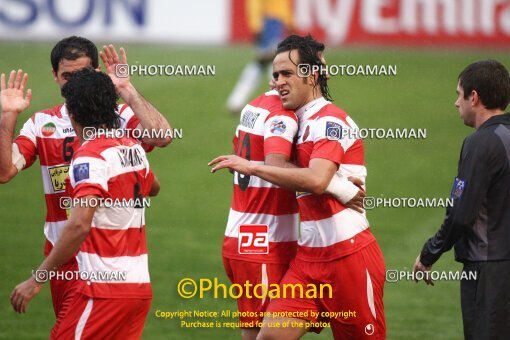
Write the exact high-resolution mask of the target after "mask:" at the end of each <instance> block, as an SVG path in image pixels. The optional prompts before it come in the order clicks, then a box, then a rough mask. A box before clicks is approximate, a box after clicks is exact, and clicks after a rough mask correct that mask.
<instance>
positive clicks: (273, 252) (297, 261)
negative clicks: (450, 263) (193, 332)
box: [210, 36, 386, 339]
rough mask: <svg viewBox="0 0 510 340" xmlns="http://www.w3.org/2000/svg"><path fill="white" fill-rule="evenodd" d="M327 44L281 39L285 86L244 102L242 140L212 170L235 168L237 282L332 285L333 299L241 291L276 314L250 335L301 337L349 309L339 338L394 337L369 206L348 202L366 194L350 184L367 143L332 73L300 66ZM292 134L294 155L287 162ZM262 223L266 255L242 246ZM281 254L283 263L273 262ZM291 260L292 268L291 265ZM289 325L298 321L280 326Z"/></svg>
mask: <svg viewBox="0 0 510 340" xmlns="http://www.w3.org/2000/svg"><path fill="white" fill-rule="evenodd" d="M323 50H324V45H323V44H321V43H319V42H317V41H315V40H313V39H312V38H311V37H300V36H290V37H288V38H286V39H285V40H284V41H282V42H281V43H280V44H279V45H278V48H277V52H276V57H275V59H274V62H273V78H274V82H275V87H276V90H277V92H272V93H267V94H265V95H264V96H262V97H259V98H257V99H255V101H253V102H252V103H250V105H248V106H247V107H245V109H244V110H243V113H242V116H241V124H240V125H239V127H238V130H237V133H236V138H235V143H236V144H237V147H236V149H235V151H236V154H237V155H229V156H220V157H218V158H216V159H214V160H213V161H211V162H210V165H215V167H214V168H213V169H212V172H215V171H217V170H219V169H223V168H229V169H231V170H234V171H235V172H234V176H235V179H234V197H233V200H232V208H231V212H230V215H229V223H228V226H227V232H226V235H225V236H226V237H225V242H224V246H223V256H224V262H225V267H226V270H227V274H228V275H229V277H230V279H231V280H232V281H233V282H235V283H240V282H239V281H242V280H250V283H252V284H257V283H265V284H267V283H269V284H271V283H273V282H275V281H276V282H279V283H280V285H281V286H285V285H294V287H295V289H297V288H298V287H299V286H301V287H307V285H309V284H315V285H319V284H323V283H330V284H331V285H332V287H333V294H332V297H322V298H321V297H317V298H314V299H309V298H304V297H300V296H299V292H297V291H296V292H295V293H296V294H295V297H289V295H292V294H287V297H286V298H275V299H273V300H271V301H270V302H269V301H265V300H262V301H259V300H256V299H251V301H247V300H248V299H246V298H243V297H241V299H239V300H238V305H239V309H240V311H242V310H254V311H261V310H262V311H264V310H265V311H267V312H268V313H267V314H266V317H264V322H263V327H262V329H261V330H260V332H259V330H258V329H252V330H250V331H248V330H243V338H255V337H257V339H298V338H300V337H301V336H303V335H304V334H305V333H306V332H307V331H315V332H320V330H321V329H313V328H310V327H309V325H310V324H317V323H318V322H320V321H323V319H324V316H328V315H339V314H338V312H341V311H354V312H355V316H352V317H348V318H344V317H343V315H342V316H338V317H334V318H329V319H327V321H329V323H330V324H331V328H332V330H333V335H334V337H335V339H363V338H374V339H384V338H385V336H386V326H385V318H384V307H383V286H384V280H385V267H384V260H383V256H382V253H381V250H380V248H379V246H378V244H377V241H376V240H375V238H374V236H373V234H372V233H371V231H370V229H369V225H368V221H367V219H366V217H365V214H364V212H360V211H359V209H357V208H356V207H355V206H352V207H351V205H350V204H348V203H346V202H349V200H350V199H352V198H353V197H355V198H359V197H362V195H363V194H362V192H363V190H359V191H360V192H358V189H357V188H356V189H355V190H352V188H350V187H349V186H347V185H346V184H345V180H346V178H348V177H356V178H358V179H360V180H362V181H363V182H364V179H365V177H366V168H365V165H364V162H365V161H364V149H363V141H362V140H360V139H356V138H354V137H353V136H355V135H356V134H355V133H345V132H346V131H347V132H349V131H353V130H357V129H358V128H357V126H356V124H355V123H354V121H353V120H352V119H351V118H350V117H349V116H348V115H347V114H346V113H345V112H344V111H342V110H341V109H339V108H338V107H336V106H334V105H333V104H331V102H330V97H329V90H328V86H327V75H326V74H324V73H321V72H311V73H310V74H309V75H302V74H300V73H299V72H298V65H300V64H305V65H308V67H309V68H310V69H315V68H312V67H313V66H320V65H323V64H324V60H323V58H322V51H323ZM277 94H278V97H277V96H276V95H277ZM278 101H280V103H278ZM268 102H271V106H270V105H267V104H266V103H268ZM272 112H275V113H272ZM296 133H297V138H296V139H294V137H295V134H296ZM292 142H294V148H295V149H294V150H295V151H296V157H295V159H294V163H290V162H289V160H290V159H291V154H292V150H293V148H292V146H293V145H292ZM268 156H272V157H271V158H273V159H270V157H268ZM276 156H278V157H276ZM268 160H269V161H268ZM287 190H288V191H287ZM289 191H290V192H297V193H298V195H297V196H298V197H297V203H298V210H299V214H300V233H299V240H298V241H297V248H296V250H295V252H296V255H295V257H294V258H293V259H291V257H292V255H293V254H294V249H293V246H294V245H295V244H296V243H295V240H297V234H298V231H297V224H296V211H295V205H294V200H293V199H292V198H290V195H291V194H290V193H289ZM347 193H348V194H347ZM277 195H281V197H278V196H277ZM284 195H286V196H285V197H284ZM346 196H347V198H346ZM263 228H266V232H267V235H268V240H269V246H268V247H267V253H268V254H267V255H265V257H263V256H262V254H247V253H244V254H243V252H242V251H243V249H244V245H245V243H246V242H245V241H244V239H243V237H244V235H245V233H252V234H254V235H256V233H257V232H262V231H264V230H263ZM236 236H237V238H236ZM235 245H238V248H237V249H236V248H235ZM284 248H286V249H285V251H283V252H281V253H279V252H278V250H279V249H284ZM247 250H250V249H249V248H248V249H247ZM225 258H227V259H226V260H225ZM275 258H276V259H279V267H275V266H274V264H273V263H275V262H276V260H275ZM289 260H291V261H290V264H289ZM243 261H244V262H243ZM250 262H251V264H250ZM232 264H233V265H232ZM286 265H288V266H289V268H288V270H287V271H286V272H285V273H283V271H284V268H285V266H286ZM272 268H273V269H272ZM268 269H269V270H268ZM271 269H272V270H271ZM276 269H279V271H278V272H277V271H276ZM236 273H237V274H236ZM252 280H256V281H255V282H253V281H252ZM249 304H251V307H250V306H249ZM265 306H267V307H265ZM312 312H313V313H312ZM271 313H274V314H273V315H271ZM276 315H278V316H276ZM289 315H300V316H297V317H296V318H294V317H288V316H289ZM241 321H243V319H242V318H241ZM284 323H285V324H287V325H292V326H291V327H286V328H283V327H280V328H278V327H274V325H275V324H280V325H281V324H284ZM271 326H273V327H271ZM257 333H258V336H257Z"/></svg>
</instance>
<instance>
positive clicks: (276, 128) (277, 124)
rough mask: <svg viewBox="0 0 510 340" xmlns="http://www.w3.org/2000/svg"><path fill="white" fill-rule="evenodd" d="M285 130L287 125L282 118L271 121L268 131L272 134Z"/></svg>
mask: <svg viewBox="0 0 510 340" xmlns="http://www.w3.org/2000/svg"><path fill="white" fill-rule="evenodd" d="M285 130H287V125H285V123H284V122H283V120H279V119H275V120H273V121H272V122H271V127H270V131H271V133H272V134H273V135H281V134H282V133H284V132H285Z"/></svg>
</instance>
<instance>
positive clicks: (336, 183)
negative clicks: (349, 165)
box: [264, 153, 366, 213]
mask: <svg viewBox="0 0 510 340" xmlns="http://www.w3.org/2000/svg"><path fill="white" fill-rule="evenodd" d="M264 164H265V165H270V166H277V167H280V168H291V169H295V168H298V166H297V165H296V164H294V163H292V162H290V161H289V159H288V157H287V156H286V155H283V154H277V153H272V154H268V155H267V156H266V157H265V160H264ZM363 185H364V183H363V181H362V180H361V179H359V178H355V177H349V178H348V179H347V178H340V177H339V176H338V175H336V174H335V175H334V176H333V177H332V178H331V181H330V182H329V184H328V186H327V188H326V193H327V194H331V195H333V196H334V197H335V198H336V199H337V200H338V201H340V202H341V203H342V204H344V205H345V206H346V207H347V208H350V209H353V210H355V211H357V212H359V213H363V212H364V211H365V210H364V208H363V200H364V198H365V196H366V194H365V191H364V190H363V189H361V187H362V186H363Z"/></svg>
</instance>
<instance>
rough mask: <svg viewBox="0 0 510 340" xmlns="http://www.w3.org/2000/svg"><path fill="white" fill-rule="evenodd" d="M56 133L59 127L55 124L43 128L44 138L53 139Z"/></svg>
mask: <svg viewBox="0 0 510 340" xmlns="http://www.w3.org/2000/svg"><path fill="white" fill-rule="evenodd" d="M55 131H57V127H56V126H55V124H53V123H48V124H45V125H44V126H43V127H42V128H41V133H42V135H43V136H44V137H51V135H53V134H54V133H55Z"/></svg>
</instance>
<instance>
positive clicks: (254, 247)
mask: <svg viewBox="0 0 510 340" xmlns="http://www.w3.org/2000/svg"><path fill="white" fill-rule="evenodd" d="M297 130H298V125H297V117H296V115H295V114H294V112H292V111H287V110H285V109H284V108H283V106H282V103H281V100H280V97H279V96H278V93H277V92H276V91H270V92H266V93H265V94H263V95H261V96H259V97H258V98H256V99H254V100H253V101H252V102H250V103H249V104H248V105H246V106H245V107H244V109H243V111H242V113H241V120H240V124H239V125H238V126H237V130H236V134H235V137H234V140H233V142H234V153H235V154H237V155H239V156H241V157H243V158H245V159H248V160H250V161H252V162H256V163H260V164H264V159H265V156H266V155H268V154H272V153H276V154H283V155H286V156H288V157H289V158H290V157H291V156H292V155H291V154H292V149H293V142H294V139H295V136H296V134H297ZM259 233H260V234H259ZM297 233H298V206H297V202H296V195H295V193H294V192H291V191H289V190H286V189H283V188H280V187H278V186H276V185H274V184H272V183H269V182H267V181H265V180H263V179H261V178H259V177H255V176H244V175H242V174H239V173H237V172H235V173H234V192H233V196H232V205H231V209H230V213H229V216H228V223H227V228H226V231H225V239H224V242H223V256H225V257H227V258H232V259H240V260H245V261H253V262H260V263H286V262H289V261H290V259H292V258H293V257H294V255H295V253H296V247H297ZM259 235H262V236H261V237H259Z"/></svg>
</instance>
